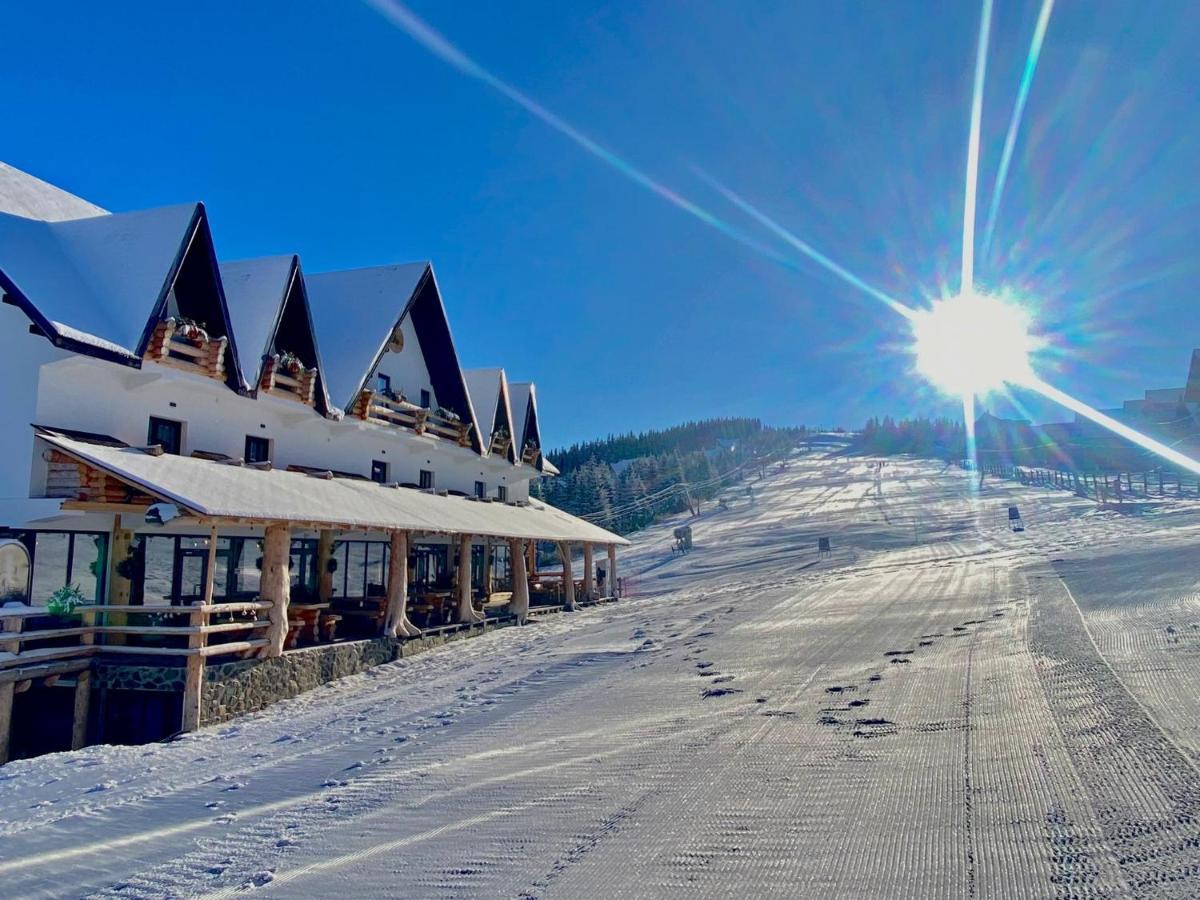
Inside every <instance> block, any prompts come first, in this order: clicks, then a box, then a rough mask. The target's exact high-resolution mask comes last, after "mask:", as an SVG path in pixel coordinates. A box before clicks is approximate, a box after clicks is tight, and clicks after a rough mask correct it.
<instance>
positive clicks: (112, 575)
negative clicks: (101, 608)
mask: <svg viewBox="0 0 1200 900" xmlns="http://www.w3.org/2000/svg"><path fill="white" fill-rule="evenodd" d="M132 547H133V532H132V531H130V530H129V529H128V528H122V527H121V516H120V515H116V516H113V527H112V534H111V535H110V536H109V539H108V580H107V582H106V584H105V593H106V594H107V596H106V598H105V603H106V604H108V605H110V606H128V605H129V597H130V594H131V593H132V590H133V583H132V582H131V581H130V580H129V579H128V578H126V577H124V576H123V575H121V573H120V572H118V571H117V566H118V564H120V563H121V562H123V561H124V560H125V559H126V558H127V557H128V556H129V551H130V549H131V548H132ZM128 621H129V619H128V617H127V616H126V615H125V614H124V613H105V614H104V616H103V618H102V619H100V620H98V621H97V622H96V624H97V625H126V624H128ZM104 643H106V644H124V643H125V635H123V634H106V635H105V636H104Z"/></svg>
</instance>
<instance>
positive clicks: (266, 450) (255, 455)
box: [246, 434, 271, 463]
mask: <svg viewBox="0 0 1200 900" xmlns="http://www.w3.org/2000/svg"><path fill="white" fill-rule="evenodd" d="M270 461H271V440H270V438H265V437H255V436H254V435H252V434H248V435H246V462H248V463H264V462H270Z"/></svg>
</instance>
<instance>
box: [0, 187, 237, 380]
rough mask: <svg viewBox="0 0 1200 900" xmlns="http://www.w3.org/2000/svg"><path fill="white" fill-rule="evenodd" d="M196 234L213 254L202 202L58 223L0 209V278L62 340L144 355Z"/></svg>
mask: <svg viewBox="0 0 1200 900" xmlns="http://www.w3.org/2000/svg"><path fill="white" fill-rule="evenodd" d="M194 241H201V242H203V243H205V244H206V246H204V247H199V246H198V247H197V252H207V253H209V254H211V238H210V237H209V234H208V224H207V220H206V218H205V214H204V207H203V206H202V205H201V204H199V203H188V204H183V205H180V206H165V207H160V208H157V209H148V210H140V211H137V212H129V213H110V214H106V215H100V216H93V217H91V218H85V219H72V220H68V221H61V222H41V221H36V220H34V219H27V218H23V217H21V216H14V215H8V214H4V213H0V287H2V288H3V289H4V291H5V292H6V293H8V294H10V295H12V297H13V299H14V300H15V301H16V302H17V304H18V305H19V306H21V308H22V309H23V310H24V311H25V313H26V315H28V316H29V317H30V318H31V319H32V320H33V321H34V322H35V323H37V325H38V326H39V327H40V328H41V329H42V331H44V332H45V333H46V336H47V337H49V338H50V340H51V341H53V342H54V343H55V344H56V345H58V346H63V347H66V348H68V349H73V350H79V351H82V352H85V353H86V352H95V353H96V354H97V355H100V356H104V357H106V358H110V359H115V360H118V361H121V362H127V363H131V362H132V363H133V364H137V361H139V360H140V358H141V356H142V353H143V352H144V351H145V348H146V343H147V341H148V340H149V337H150V332H151V331H152V330H153V322H152V318H154V317H156V316H157V315H158V314H160V313H161V311H162V309H163V304H164V303H165V300H166V296H167V294H168V293H169V291H170V289H171V286H172V283H173V281H174V279H175V277H176V275H177V273H178V271H179V267H180V265H181V263H182V262H183V259H184V257H185V254H186V253H187V250H188V248H189V247H190V246H191V245H192V243H193V242H194ZM217 290H218V292H219V291H220V285H219V284H218V285H217ZM222 302H223V301H222ZM231 343H232V338H231Z"/></svg>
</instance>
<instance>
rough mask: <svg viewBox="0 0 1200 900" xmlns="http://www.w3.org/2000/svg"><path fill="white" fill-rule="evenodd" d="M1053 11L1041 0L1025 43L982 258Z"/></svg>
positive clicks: (1048, 0)
mask: <svg viewBox="0 0 1200 900" xmlns="http://www.w3.org/2000/svg"><path fill="white" fill-rule="evenodd" d="M1053 11H1054V0H1042V9H1041V12H1040V13H1038V20H1037V25H1036V26H1035V27H1034V30H1033V40H1032V41H1031V42H1030V44H1029V56H1027V57H1026V59H1025V70H1024V71H1023V72H1022V73H1021V85H1020V88H1019V89H1018V90H1017V102H1016V105H1015V106H1013V114H1012V120H1011V121H1010V122H1009V123H1008V134H1007V135H1005V138H1004V150H1003V152H1002V153H1001V154H1000V168H999V170H998V171H997V173H996V183H995V185H994V186H993V187H992V200H991V203H990V205H989V206H988V217H987V224H986V225H985V226H984V229H983V246H982V255H983V257H984V258H985V259H986V258H987V255H988V251H989V250H990V249H991V246H992V236H993V235H994V234H995V231H996V217H997V216H998V215H999V213H1000V198H1001V197H1002V196H1003V195H1004V185H1005V182H1007V181H1008V167H1009V165H1010V164H1011V163H1012V156H1013V151H1014V149H1015V148H1016V145H1017V135H1018V134H1019V133H1020V130H1021V118H1022V116H1024V114H1025V103H1026V101H1027V100H1028V99H1029V90H1030V88H1031V87H1033V73H1034V72H1035V71H1036V70H1037V64H1038V59H1039V58H1040V57H1041V55H1042V44H1043V42H1044V41H1045V40H1046V29H1047V28H1049V27H1050V14H1051V13H1052V12H1053Z"/></svg>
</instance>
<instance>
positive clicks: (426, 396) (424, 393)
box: [421, 388, 433, 409]
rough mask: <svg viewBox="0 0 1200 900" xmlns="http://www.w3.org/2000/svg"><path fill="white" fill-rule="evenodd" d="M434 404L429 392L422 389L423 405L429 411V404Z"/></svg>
mask: <svg viewBox="0 0 1200 900" xmlns="http://www.w3.org/2000/svg"><path fill="white" fill-rule="evenodd" d="M432 402H433V398H432V397H430V396H429V391H427V390H425V389H424V388H422V389H421V405H422V406H423V407H425V408H426V409H429V404H430V403H432Z"/></svg>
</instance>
